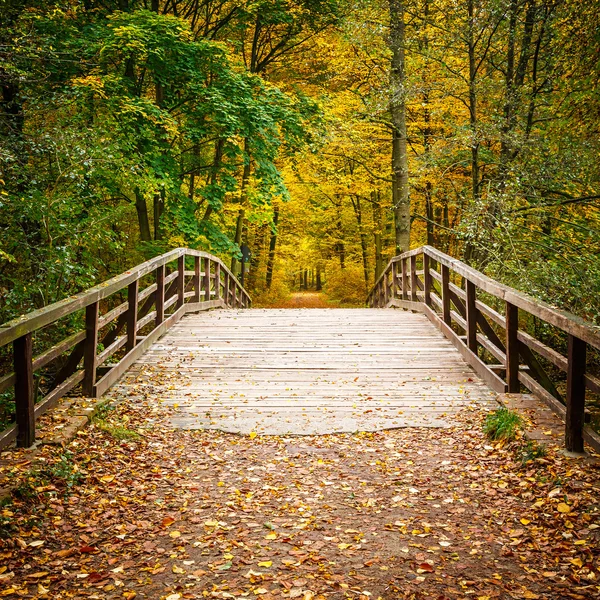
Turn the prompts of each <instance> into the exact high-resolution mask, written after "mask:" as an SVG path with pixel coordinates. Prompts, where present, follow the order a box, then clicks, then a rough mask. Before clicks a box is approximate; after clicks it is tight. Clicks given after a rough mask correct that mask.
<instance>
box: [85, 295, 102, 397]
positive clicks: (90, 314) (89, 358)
mask: <svg viewBox="0 0 600 600" xmlns="http://www.w3.org/2000/svg"><path fill="white" fill-rule="evenodd" d="M98 310H99V303H98V302H95V303H94V304H90V305H89V306H87V307H86V309H85V342H84V352H83V369H84V371H85V376H84V378H83V393H84V395H85V396H88V397H90V398H92V397H93V395H94V385H95V384H96V348H97V346H98Z"/></svg>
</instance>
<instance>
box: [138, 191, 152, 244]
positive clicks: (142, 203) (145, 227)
mask: <svg viewBox="0 0 600 600" xmlns="http://www.w3.org/2000/svg"><path fill="white" fill-rule="evenodd" d="M135 209H136V211H137V216H138V224H139V227H140V240H141V241H142V242H149V241H150V240H151V239H152V236H151V235H150V220H149V219H148V206H147V205H146V198H144V196H143V194H141V193H140V191H139V190H138V189H136V190H135Z"/></svg>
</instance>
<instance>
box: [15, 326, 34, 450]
mask: <svg viewBox="0 0 600 600" xmlns="http://www.w3.org/2000/svg"><path fill="white" fill-rule="evenodd" d="M13 360H14V366H15V376H16V381H15V411H16V421H17V427H18V429H17V446H18V447H19V448H29V446H32V445H33V443H34V442H35V406H34V404H35V398H34V391H33V365H32V361H33V340H32V335H31V333H28V334H26V335H24V336H22V337H20V338H17V339H16V340H15V341H14V342H13Z"/></svg>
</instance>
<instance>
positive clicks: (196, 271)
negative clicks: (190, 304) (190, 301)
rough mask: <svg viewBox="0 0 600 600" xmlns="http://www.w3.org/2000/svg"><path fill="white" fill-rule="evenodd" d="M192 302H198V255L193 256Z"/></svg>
mask: <svg viewBox="0 0 600 600" xmlns="http://www.w3.org/2000/svg"><path fill="white" fill-rule="evenodd" d="M193 287H194V302H200V257H199V256H194V281H193Z"/></svg>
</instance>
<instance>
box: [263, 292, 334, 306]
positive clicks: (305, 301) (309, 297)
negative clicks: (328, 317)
mask: <svg viewBox="0 0 600 600" xmlns="http://www.w3.org/2000/svg"><path fill="white" fill-rule="evenodd" d="M269 308H334V307H333V306H332V305H331V304H330V303H329V302H328V301H327V298H326V296H325V295H324V294H322V293H321V292H294V293H293V294H292V295H291V297H290V298H289V299H288V300H286V301H285V302H280V303H278V304H276V305H273V306H271V307H269Z"/></svg>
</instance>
